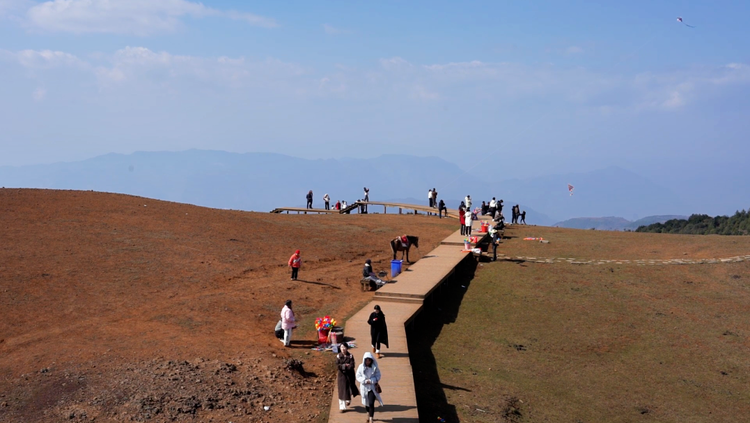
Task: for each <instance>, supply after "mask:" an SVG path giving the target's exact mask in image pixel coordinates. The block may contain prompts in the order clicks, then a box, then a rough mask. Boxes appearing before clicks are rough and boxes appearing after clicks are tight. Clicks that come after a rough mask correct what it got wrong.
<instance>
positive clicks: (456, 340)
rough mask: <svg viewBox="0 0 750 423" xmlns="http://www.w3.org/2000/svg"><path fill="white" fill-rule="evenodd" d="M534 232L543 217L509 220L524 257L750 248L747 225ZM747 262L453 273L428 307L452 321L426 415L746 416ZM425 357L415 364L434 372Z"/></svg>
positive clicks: (436, 355) (749, 368)
mask: <svg viewBox="0 0 750 423" xmlns="http://www.w3.org/2000/svg"><path fill="white" fill-rule="evenodd" d="M532 231H536V232H538V231H539V228H514V229H513V230H512V231H510V233H509V234H510V235H511V236H512V237H513V238H512V239H510V240H506V241H505V243H504V245H503V246H502V247H501V249H502V250H503V252H504V253H507V254H509V255H510V254H512V255H514V256H516V255H521V254H523V255H532V254H533V255H534V256H535V257H537V258H542V257H558V256H559V255H558V254H557V253H560V252H565V255H564V256H563V257H577V256H578V257H580V256H588V257H596V258H601V259H623V258H631V259H632V258H637V257H636V256H637V252H638V251H641V252H642V254H643V256H645V257H650V256H653V255H658V256H659V257H662V258H667V257H678V252H680V253H679V257H686V258H694V257H709V256H712V257H726V256H730V255H737V254H747V251H748V243H747V242H740V243H739V244H738V243H736V242H734V240H737V241H744V238H742V239H739V238H724V237H685V236H664V235H652V234H637V233H601V232H592V231H580V230H578V231H576V230H563V229H556V230H555V231H554V233H553V232H549V233H545V234H543V235H544V236H546V237H547V239H551V243H550V244H540V243H536V242H529V241H522V238H523V237H525V236H533V235H539V234H537V233H536V232H534V233H531V232H532ZM660 236H661V237H663V238H662V239H661V240H659V239H658V237H660ZM596 238H598V239H596ZM680 238H681V239H680ZM691 241H694V242H695V245H691ZM575 245H579V246H580V247H582V251H576V248H575ZM594 245H595V246H596V247H595V248H590V247H593V246H594ZM657 252H658V253H657ZM683 252H684V253H683ZM650 253H656V254H650ZM747 275H750V262H748V261H743V262H731V263H720V264H696V265H652V266H648V265H637V264H635V263H631V264H614V263H612V264H606V265H594V264H590V265H578V264H571V263H567V262H566V263H556V264H543V263H536V262H534V261H531V260H530V259H527V260H523V259H521V260H514V261H498V262H494V263H483V264H482V266H481V267H479V268H478V271H477V273H476V275H475V277H474V278H473V279H466V280H464V281H460V282H459V283H458V284H456V285H454V286H452V287H451V291H450V292H449V294H448V295H446V296H445V297H444V298H443V299H442V300H441V301H440V303H439V306H438V307H436V308H434V309H431V312H432V313H433V316H431V317H430V319H432V320H434V321H442V322H443V325H441V327H440V330H439V336H437V337H436V339H434V344H433V345H432V348H431V350H430V354H428V357H429V356H430V355H431V356H432V358H433V360H432V362H433V363H435V364H434V367H435V369H434V370H435V372H436V373H437V377H436V379H437V380H436V381H434V383H435V384H437V385H438V386H441V387H442V394H443V395H444V400H442V402H443V403H441V399H440V395H438V396H433V399H434V401H435V407H434V408H435V411H434V415H425V416H421V417H423V418H424V419H425V421H433V420H434V419H435V418H436V417H438V416H440V417H442V418H447V421H453V420H454V419H455V420H460V421H467V422H469V421H470V422H499V421H513V422H542V421H552V422H558V421H567V422H579V421H580V422H603V421H606V422H632V421H660V422H687V421H725V422H726V421H746V420H745V417H746V416H748V415H750V402H748V399H750V362H748V361H747V360H746V352H747V348H748V346H749V345H750V339H749V338H748V336H749V335H750V315H748V314H747V312H746V310H748V309H749V308H750V277H748V276H747ZM457 298H458V300H457ZM451 305H454V306H455V307H458V308H457V310H455V311H456V314H455V316H456V317H455V321H451V319H449V318H446V312H447V311H448V312H450V310H451ZM427 320H429V319H427ZM428 341H429V340H428ZM428 361H430V360H428ZM419 366H420V364H415V369H418V371H423V372H425V373H429V372H428V370H429V369H424V368H420V367H419ZM417 378H418V379H419V376H417ZM420 412H422V409H420ZM426 413H430V411H425V414H426Z"/></svg>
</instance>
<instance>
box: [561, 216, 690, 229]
mask: <svg viewBox="0 0 750 423" xmlns="http://www.w3.org/2000/svg"><path fill="white" fill-rule="evenodd" d="M685 218H686V216H677V215H663V216H647V217H644V218H642V219H638V220H636V221H635V222H631V221H629V220H627V219H624V218H622V217H576V218H573V219H568V220H565V221H563V222H557V223H555V224H554V226H558V227H560V228H572V229H597V230H602V231H625V230H630V231H634V230H636V229H638V227H639V226H648V225H651V224H654V223H664V222H666V221H668V220H671V219H685Z"/></svg>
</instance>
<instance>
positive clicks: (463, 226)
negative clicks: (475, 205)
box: [458, 201, 466, 235]
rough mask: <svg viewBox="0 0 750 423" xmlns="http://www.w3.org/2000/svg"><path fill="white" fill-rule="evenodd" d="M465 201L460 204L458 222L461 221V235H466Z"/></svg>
mask: <svg viewBox="0 0 750 423" xmlns="http://www.w3.org/2000/svg"><path fill="white" fill-rule="evenodd" d="M465 211H466V209H464V202H463V201H462V202H461V205H459V206H458V222H459V223H461V235H466V214H465V213H464V212H465Z"/></svg>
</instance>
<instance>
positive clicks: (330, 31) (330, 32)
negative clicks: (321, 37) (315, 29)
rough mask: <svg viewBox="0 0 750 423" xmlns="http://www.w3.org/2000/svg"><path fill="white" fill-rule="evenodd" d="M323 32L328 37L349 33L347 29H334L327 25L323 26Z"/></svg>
mask: <svg viewBox="0 0 750 423" xmlns="http://www.w3.org/2000/svg"><path fill="white" fill-rule="evenodd" d="M323 31H324V32H325V33H326V34H328V35H339V34H349V33H350V32H351V31H349V30H348V29H341V28H335V27H333V26H331V25H328V24H323Z"/></svg>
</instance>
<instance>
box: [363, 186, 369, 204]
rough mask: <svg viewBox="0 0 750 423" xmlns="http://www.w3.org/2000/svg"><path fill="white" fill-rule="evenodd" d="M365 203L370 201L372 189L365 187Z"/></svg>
mask: <svg viewBox="0 0 750 423" xmlns="http://www.w3.org/2000/svg"><path fill="white" fill-rule="evenodd" d="M364 201H365V202H367V201H370V188H367V187H365V198H364Z"/></svg>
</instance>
